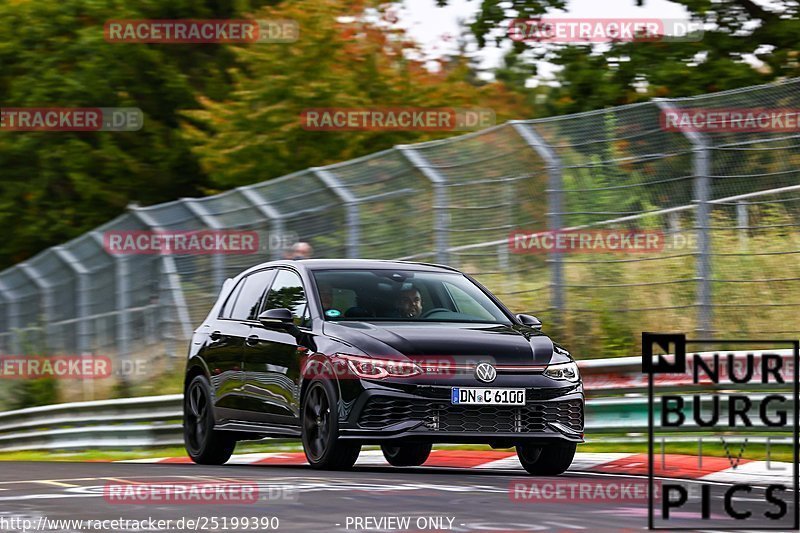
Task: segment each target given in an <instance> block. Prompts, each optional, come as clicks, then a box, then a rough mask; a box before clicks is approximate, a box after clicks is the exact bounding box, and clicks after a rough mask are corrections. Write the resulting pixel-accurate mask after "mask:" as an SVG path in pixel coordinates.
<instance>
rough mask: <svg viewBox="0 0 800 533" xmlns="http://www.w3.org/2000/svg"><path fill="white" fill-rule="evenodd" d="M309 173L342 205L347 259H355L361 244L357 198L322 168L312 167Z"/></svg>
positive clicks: (359, 211)
mask: <svg viewBox="0 0 800 533" xmlns="http://www.w3.org/2000/svg"><path fill="white" fill-rule="evenodd" d="M311 172H313V173H314V175H316V176H317V177H318V178H319V179H320V181H322V183H324V184H325V186H326V187H327V188H329V189H330V190H331V191H333V194H335V195H336V197H337V198H339V200H341V201H342V203H343V204H344V208H345V209H346V210H347V212H346V222H345V225H346V227H347V257H349V258H351V259H356V258H358V257H359V256H360V251H359V248H360V244H361V209H360V205H359V203H360V202H359V200H358V198H357V197H356V196H355V195H354V194H353V193H352V192H350V191H349V190H348V189H347V188H346V187H345V185H344V184H343V183H342V182H341V180H340V179H339V178H338V177H336V175H335V174H334V173H333V172H331V171H329V170H326V169H324V168H317V167H314V168H312V169H311Z"/></svg>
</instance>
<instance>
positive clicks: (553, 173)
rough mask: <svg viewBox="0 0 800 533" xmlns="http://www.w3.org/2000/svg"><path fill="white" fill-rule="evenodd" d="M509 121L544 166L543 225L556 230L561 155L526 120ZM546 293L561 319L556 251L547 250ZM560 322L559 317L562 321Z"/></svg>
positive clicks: (561, 276) (561, 269) (559, 261)
mask: <svg viewBox="0 0 800 533" xmlns="http://www.w3.org/2000/svg"><path fill="white" fill-rule="evenodd" d="M511 125H512V126H513V128H514V129H515V130H516V131H517V133H518V134H519V135H520V137H522V139H523V140H524V141H525V142H526V143H527V145H528V146H530V147H531V148H533V150H534V151H536V153H537V154H538V155H539V157H540V158H542V160H543V161H544V162H545V165H546V166H547V175H548V189H547V211H548V212H547V226H548V229H549V230H550V231H558V230H560V229H561V228H562V227H563V226H562V221H561V213H562V212H563V192H562V191H563V189H564V184H563V175H562V165H561V159H560V158H559V157H558V154H556V153H555V151H554V150H553V148H552V147H551V146H550V145H549V144H547V143H546V142H545V141H544V139H543V138H542V137H541V135H539V133H538V132H537V131H536V129H535V127H534V125H533V124H532V123H530V122H527V123H526V122H520V121H511ZM550 264H551V271H550V280H551V287H550V297H551V298H552V307H553V309H555V310H556V311H558V312H557V313H556V317H559V318H557V319H556V320H557V321H558V320H561V319H560V315H561V312H563V311H564V304H565V301H566V298H565V296H564V263H563V260H562V254H561V252H559V251H553V252H551V253H550ZM562 322H563V321H562Z"/></svg>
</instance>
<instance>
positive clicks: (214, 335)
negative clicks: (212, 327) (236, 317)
mask: <svg viewBox="0 0 800 533" xmlns="http://www.w3.org/2000/svg"><path fill="white" fill-rule="evenodd" d="M209 337H210V338H211V340H212V341H218V340H220V339H221V338H222V337H223V335H222V332H221V331H214V332H213V333H211V335H209Z"/></svg>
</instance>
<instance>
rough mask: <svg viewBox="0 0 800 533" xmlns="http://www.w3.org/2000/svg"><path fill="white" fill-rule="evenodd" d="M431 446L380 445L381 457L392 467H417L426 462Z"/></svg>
mask: <svg viewBox="0 0 800 533" xmlns="http://www.w3.org/2000/svg"><path fill="white" fill-rule="evenodd" d="M431 448H433V445H432V444H403V445H400V446H390V445H388V444H383V445H381V450H383V456H384V457H385V458H386V460H387V461H388V462H389V464H390V465H392V466H419V465H421V464H422V463H424V462H425V461H427V460H428V456H430V454H431Z"/></svg>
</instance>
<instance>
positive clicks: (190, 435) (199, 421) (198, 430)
mask: <svg viewBox="0 0 800 533" xmlns="http://www.w3.org/2000/svg"><path fill="white" fill-rule="evenodd" d="M211 398H212V396H211V387H210V385H209V384H208V380H207V379H206V378H205V376H196V377H195V378H194V379H193V380H192V381H191V382H190V383H189V386H188V387H187V388H186V394H184V397H183V442H184V446H185V448H186V453H188V454H189V457H190V458H191V459H192V461H194V462H195V463H197V464H201V465H222V464H225V463H226V462H227V461H228V459H230V458H231V455H233V449H234V448H235V447H236V439H235V438H234V437H233V436H232V435H230V434H227V433H225V432H224V431H217V430H215V429H214V410H213V405H212V403H211Z"/></svg>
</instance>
